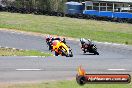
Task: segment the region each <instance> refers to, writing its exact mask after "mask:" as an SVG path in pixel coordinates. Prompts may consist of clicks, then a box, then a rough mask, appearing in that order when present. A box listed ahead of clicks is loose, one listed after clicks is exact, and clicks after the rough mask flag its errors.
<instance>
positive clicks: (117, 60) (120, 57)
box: [0, 30, 132, 83]
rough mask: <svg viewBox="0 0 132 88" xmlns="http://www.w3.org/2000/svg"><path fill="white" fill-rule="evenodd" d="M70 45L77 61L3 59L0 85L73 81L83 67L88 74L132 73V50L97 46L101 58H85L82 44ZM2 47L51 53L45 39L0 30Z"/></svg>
mask: <svg viewBox="0 0 132 88" xmlns="http://www.w3.org/2000/svg"><path fill="white" fill-rule="evenodd" d="M67 44H68V45H69V46H70V47H71V48H72V51H73V54H74V57H71V58H67V57H62V56H58V57H54V56H53V57H23V56H19V57H18V56H11V57H7V56H3V57H0V83H1V82H25V81H28V82H30V81H45V80H59V79H71V78H75V75H76V73H77V67H78V66H80V65H82V67H83V68H84V69H86V71H87V73H130V74H131V73H132V46H124V45H116V44H104V43H98V42H95V44H96V45H97V48H98V51H99V53H100V55H92V54H83V52H82V51H81V49H80V43H79V41H73V40H67ZM0 46H2V47H12V48H18V49H30V50H40V51H43V52H49V53H51V52H50V51H48V47H47V45H46V43H45V39H44V37H42V36H33V35H27V34H23V33H18V32H9V31H2V30H0ZM52 53H53V52H52Z"/></svg>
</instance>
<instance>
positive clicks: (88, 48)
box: [81, 42, 99, 55]
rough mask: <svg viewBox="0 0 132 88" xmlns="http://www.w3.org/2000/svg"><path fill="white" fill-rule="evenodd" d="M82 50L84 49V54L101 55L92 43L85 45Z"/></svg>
mask: <svg viewBox="0 0 132 88" xmlns="http://www.w3.org/2000/svg"><path fill="white" fill-rule="evenodd" d="M81 44H82V43H81ZM81 49H82V51H83V52H84V53H86V52H89V53H94V55H99V53H98V51H97V47H96V45H95V44H93V43H92V42H90V43H83V44H82V47H81Z"/></svg>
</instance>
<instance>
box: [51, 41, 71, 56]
mask: <svg viewBox="0 0 132 88" xmlns="http://www.w3.org/2000/svg"><path fill="white" fill-rule="evenodd" d="M52 50H53V51H55V56H58V55H61V56H66V57H73V54H72V51H71V49H70V47H68V46H67V45H66V44H65V43H63V42H62V41H58V40H55V41H53V43H52Z"/></svg>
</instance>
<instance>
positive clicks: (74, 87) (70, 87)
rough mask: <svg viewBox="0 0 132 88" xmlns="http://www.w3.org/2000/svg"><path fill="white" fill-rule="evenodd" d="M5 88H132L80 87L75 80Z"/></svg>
mask: <svg viewBox="0 0 132 88" xmlns="http://www.w3.org/2000/svg"><path fill="white" fill-rule="evenodd" d="M5 88H132V83H130V84H85V85H84V86H80V85H78V84H77V83H76V81H75V80H74V81H73V80H72V81H71V80H70V81H58V82H44V83H29V84H27V83H26V84H14V85H10V86H8V87H5Z"/></svg>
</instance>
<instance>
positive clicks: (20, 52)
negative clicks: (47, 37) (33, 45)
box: [0, 48, 52, 56]
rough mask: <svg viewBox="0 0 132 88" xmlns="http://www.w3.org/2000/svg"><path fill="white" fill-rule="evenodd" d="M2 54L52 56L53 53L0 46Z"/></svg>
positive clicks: (0, 54)
mask: <svg viewBox="0 0 132 88" xmlns="http://www.w3.org/2000/svg"><path fill="white" fill-rule="evenodd" d="M0 56H52V54H49V53H44V52H40V51H35V50H19V49H12V48H0Z"/></svg>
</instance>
